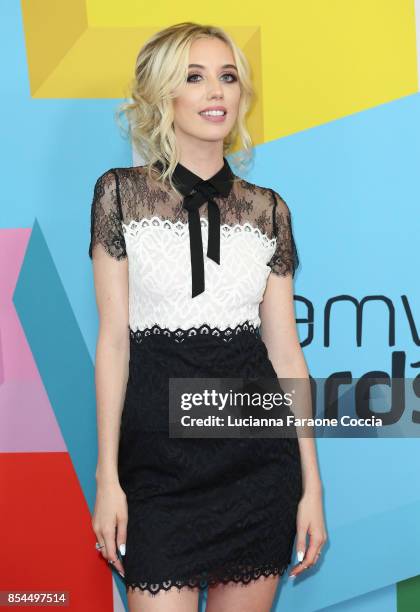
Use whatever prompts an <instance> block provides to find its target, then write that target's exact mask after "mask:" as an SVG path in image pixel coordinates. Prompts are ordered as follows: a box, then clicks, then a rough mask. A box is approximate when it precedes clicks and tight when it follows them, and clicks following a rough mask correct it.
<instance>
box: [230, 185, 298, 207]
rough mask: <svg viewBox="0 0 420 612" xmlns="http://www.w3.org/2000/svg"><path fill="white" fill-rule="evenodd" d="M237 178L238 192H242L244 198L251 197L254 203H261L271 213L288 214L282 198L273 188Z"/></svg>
mask: <svg viewBox="0 0 420 612" xmlns="http://www.w3.org/2000/svg"><path fill="white" fill-rule="evenodd" d="M236 178H237V185H238V190H239V191H240V190H242V191H243V195H244V196H245V197H251V198H252V199H253V200H254V201H256V202H258V201H259V202H261V204H263V205H264V207H268V208H269V209H270V210H272V211H273V212H285V213H289V212H290V211H289V207H288V205H287V203H286V200H285V199H284V198H283V196H282V195H281V194H280V193H279V192H278V191H277V190H276V189H274V188H272V187H266V186H263V185H257V184H256V183H251V182H250V181H247V180H245V179H243V178H240V177H236Z"/></svg>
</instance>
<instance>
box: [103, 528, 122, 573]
mask: <svg viewBox="0 0 420 612" xmlns="http://www.w3.org/2000/svg"><path fill="white" fill-rule="evenodd" d="M104 538H105V548H106V559H107V560H108V562H109V563H110V565H112V566H113V567H114V568H115V569H116V570H117V571H118V572H119V573H120V574H121V575H123V574H124V568H123V566H122V563H121V561H120V560H119V559H118V556H117V550H116V545H115V528H114V529H109V530H108V531H106V532H105V531H104Z"/></svg>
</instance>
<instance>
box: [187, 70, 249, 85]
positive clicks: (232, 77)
mask: <svg viewBox="0 0 420 612" xmlns="http://www.w3.org/2000/svg"><path fill="white" fill-rule="evenodd" d="M195 77H199V78H200V79H201V74H198V73H196V72H193V73H191V74H189V75H188V78H187V83H198V80H197V79H196V78H195ZM224 77H228V79H229V80H226V79H225V78H224ZM222 79H223V80H225V82H226V83H235V82H236V81H237V80H238V79H237V77H236V75H235V74H233V73H231V72H226V73H225V74H222Z"/></svg>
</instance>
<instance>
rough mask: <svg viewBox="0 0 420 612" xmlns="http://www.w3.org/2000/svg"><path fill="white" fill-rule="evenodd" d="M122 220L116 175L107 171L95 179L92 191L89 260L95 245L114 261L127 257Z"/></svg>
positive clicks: (112, 171)
mask: <svg viewBox="0 0 420 612" xmlns="http://www.w3.org/2000/svg"><path fill="white" fill-rule="evenodd" d="M122 218H123V217H122V210H121V199H120V190H119V178H118V174H117V173H116V171H115V170H107V171H106V172H104V174H102V175H101V176H100V177H99V178H98V179H97V181H96V183H95V187H94V190H93V199H92V206H91V218H90V244H89V257H90V258H91V259H92V253H93V249H94V247H95V246H96V245H97V244H102V246H103V248H104V249H105V251H106V252H107V253H108V255H111V257H114V259H118V260H120V259H125V258H126V257H127V252H126V248H125V238H124V233H123V230H122Z"/></svg>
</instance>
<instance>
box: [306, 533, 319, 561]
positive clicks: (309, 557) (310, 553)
mask: <svg viewBox="0 0 420 612" xmlns="http://www.w3.org/2000/svg"><path fill="white" fill-rule="evenodd" d="M321 545H322V537H321V535H319V534H312V535H311V539H310V544H309V548H308V550H307V551H306V555H305V558H304V560H303V564H304V565H306V567H311V566H312V565H314V563H315V561H316V559H315V557H316V554H317V552H318V551H319V549H320V548H321Z"/></svg>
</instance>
